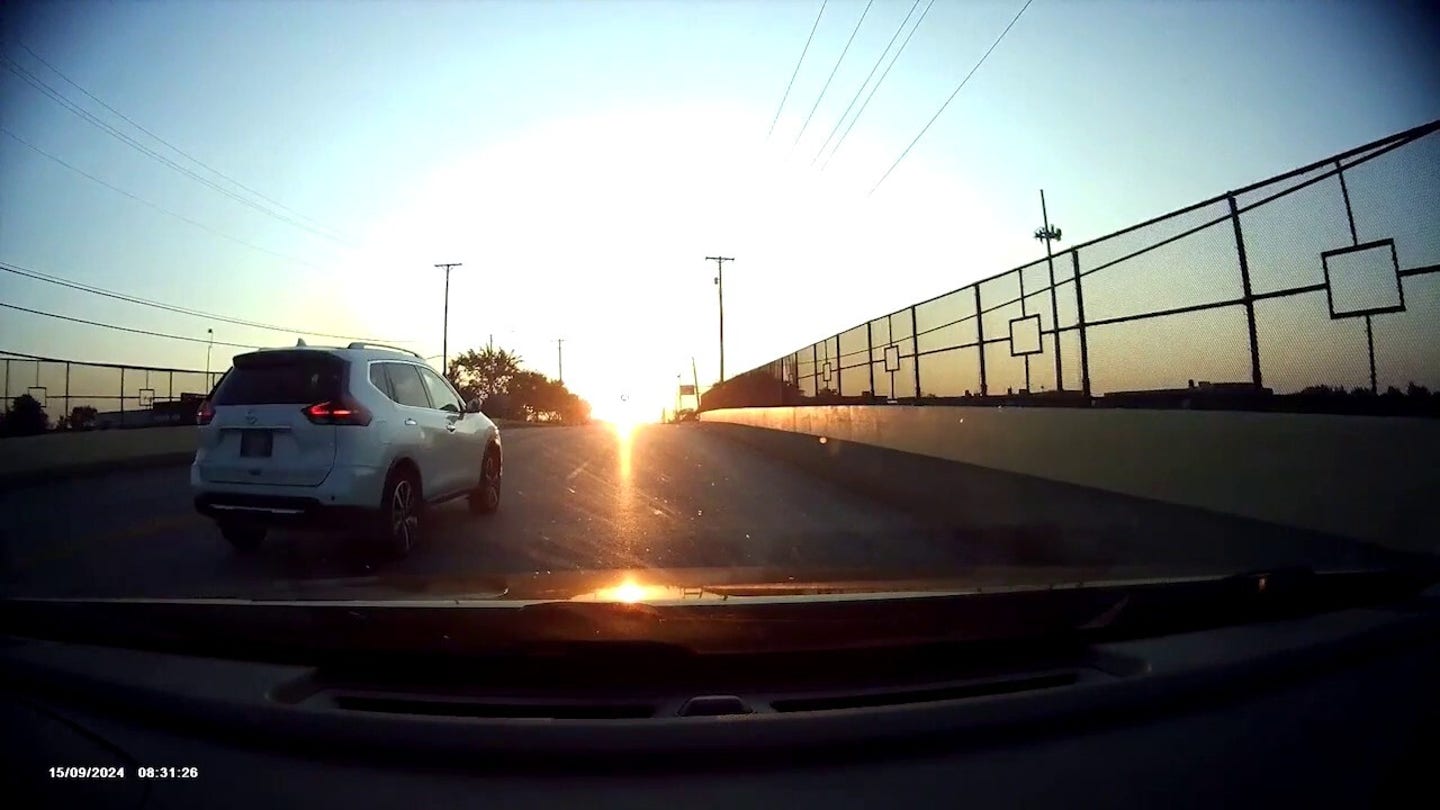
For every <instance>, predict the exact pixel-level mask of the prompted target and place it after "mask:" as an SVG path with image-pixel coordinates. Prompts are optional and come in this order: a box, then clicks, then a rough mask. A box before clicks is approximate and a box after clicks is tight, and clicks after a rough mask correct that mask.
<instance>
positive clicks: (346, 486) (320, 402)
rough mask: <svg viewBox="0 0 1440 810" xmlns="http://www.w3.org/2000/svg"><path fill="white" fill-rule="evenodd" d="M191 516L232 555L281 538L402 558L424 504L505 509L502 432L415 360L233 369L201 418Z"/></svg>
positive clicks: (290, 356) (378, 352)
mask: <svg viewBox="0 0 1440 810" xmlns="http://www.w3.org/2000/svg"><path fill="white" fill-rule="evenodd" d="M197 421H198V422H199V424H200V426H201V427H200V439H199V449H198V450H197V451H196V452H195V463H194V464H192V465H191V467H190V488H191V489H192V490H193V492H194V495H195V508H196V509H197V510H199V512H200V513H201V514H203V515H205V516H207V517H209V518H212V519H213V520H214V521H215V522H216V523H217V524H218V525H219V527H220V532H221V534H222V535H224V537H225V539H226V540H229V541H230V542H231V543H232V544H233V545H234V546H235V547H236V548H238V549H241V550H250V549H254V548H255V547H256V546H258V545H259V544H260V542H261V541H262V540H264V538H265V534H266V531H267V530H268V529H269V528H270V527H272V526H299V527H310V528H344V529H352V530H358V531H359V532H361V533H363V534H365V535H368V536H370V537H372V538H374V539H376V540H378V541H380V542H382V543H384V544H385V545H386V546H387V547H388V548H389V549H390V550H391V551H393V552H394V553H396V554H405V553H408V552H409V551H410V549H411V548H412V547H413V546H414V545H415V543H416V542H417V541H418V540H419V538H420V528H421V518H422V515H423V513H424V507H425V506H426V505H427V504H435V503H438V502H440V501H445V500H450V499H452V498H458V497H462V496H468V498H469V502H470V510H471V511H472V512H478V513H489V512H494V511H495V510H496V509H497V508H498V507H499V506H500V476H501V472H502V461H503V459H502V456H501V451H500V431H499V429H498V428H496V426H495V423H494V422H491V421H490V419H489V418H487V417H486V416H485V415H484V414H482V413H480V407H479V401H478V400H473V401H471V402H470V403H469V404H465V403H463V402H462V401H461V398H460V395H459V394H457V393H456V391H455V389H454V387H452V386H451V385H450V383H449V382H448V381H446V380H445V378H444V377H442V376H440V375H439V374H438V373H436V372H435V370H434V369H432V368H430V366H428V365H426V364H425V362H424V361H423V360H421V359H420V357H419V355H416V354H414V353H412V352H406V351H404V350H401V349H391V348H388V347H382V346H376V345H374V344H365V343H351V344H350V345H349V346H347V347H345V348H343V349H342V348H334V347H319V346H306V345H305V343H304V341H300V342H298V343H297V345H296V346H295V347H294V348H284V349H262V350H260V351H257V352H250V353H248V354H242V355H239V356H237V357H236V358H235V361H234V367H233V368H231V370H230V371H229V372H228V373H226V374H225V376H224V377H223V378H222V379H221V380H220V382H219V383H218V384H217V385H216V386H215V390H214V391H212V392H211V394H210V397H209V399H207V400H206V401H205V402H204V404H202V405H201V406H200V411H199V416H198V419H197Z"/></svg>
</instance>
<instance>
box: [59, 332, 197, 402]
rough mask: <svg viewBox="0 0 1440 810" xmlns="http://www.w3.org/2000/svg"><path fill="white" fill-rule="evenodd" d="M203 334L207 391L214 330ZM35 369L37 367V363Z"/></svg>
mask: <svg viewBox="0 0 1440 810" xmlns="http://www.w3.org/2000/svg"><path fill="white" fill-rule="evenodd" d="M205 334H206V335H208V338H207V339H206V341H205V387H206V388H207V389H208V388H211V387H213V386H211V384H210V350H211V349H213V348H215V330H214V329H206V330H205ZM36 367H37V368H38V367H39V364H38V363H37V364H36ZM172 393H173V392H172Z"/></svg>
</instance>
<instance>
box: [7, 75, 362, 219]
mask: <svg viewBox="0 0 1440 810" xmlns="http://www.w3.org/2000/svg"><path fill="white" fill-rule="evenodd" d="M0 65H3V67H4V68H5V69H6V70H8V71H10V73H11V74H13V75H14V76H16V77H17V78H19V79H20V80H21V81H23V82H25V83H26V84H28V85H30V86H31V87H32V88H33V89H35V90H36V91H38V92H39V93H41V94H42V95H44V96H46V97H47V98H49V99H50V100H51V101H54V102H55V103H56V104H59V105H60V106H61V107H64V108H65V109H66V110H67V111H69V112H70V113H71V114H73V115H75V116H77V117H79V118H80V119H81V120H83V121H85V122H87V123H89V124H91V125H92V126H94V127H96V128H98V129H100V130H101V131H102V132H105V133H106V134H108V135H110V136H111V137H113V138H115V139H117V140H119V141H120V142H121V143H124V144H125V145H127V146H129V147H131V148H132V149H135V150H136V151H138V152H140V153H141V154H143V155H145V156H147V157H149V158H151V159H152V160H155V161H156V162H158V163H160V164H161V165H164V166H166V167H168V168H170V169H172V170H174V171H176V172H179V173H180V174H183V175H185V176H186V177H189V178H190V179H192V180H194V181H196V182H198V183H200V184H202V185H205V186H207V187H209V188H211V189H213V190H214V191H217V192H219V193H220V194H223V195H224V196H226V197H229V198H230V199H232V200H234V201H236V202H238V203H240V204H242V205H245V206H247V207H249V208H252V209H254V210H256V211H258V212H260V213H262V214H265V215H266V216H269V217H271V218H273V219H276V220H278V221H280V222H283V223H285V224H287V225H291V226H293V227H295V228H298V229H300V230H303V231H306V232H308V233H311V234H313V235H315V236H319V237H322V238H324V239H328V240H330V241H332V242H337V243H340V244H342V245H343V244H346V242H345V241H344V240H343V239H340V238H338V237H336V236H332V235H330V234H328V233H325V232H324V231H321V230H319V229H316V228H313V227H311V226H309V225H306V224H305V223H303V222H300V221H298V220H296V219H293V218H291V217H288V216H286V215H285V214H282V213H280V212H278V211H276V210H274V209H272V208H269V207H266V206H264V205H262V204H260V203H257V202H255V201H254V200H251V199H249V198H248V197H245V196H244V195H242V194H239V193H237V192H235V191H232V190H231V189H228V188H225V187H224V186H222V185H220V184H219V183H216V182H215V181H213V180H211V179H209V178H207V177H204V176H202V175H200V174H198V173H196V172H195V171H194V170H192V169H189V168H187V167H185V166H182V165H180V164H178V163H176V162H175V161H173V160H171V159H169V158H167V157H165V156H164V155H162V154H160V153H159V152H156V151H155V150H153V149H151V148H149V147H148V146H145V145H144V144H142V143H140V142H139V141H137V140H135V139H134V138H132V137H130V136H129V135H127V134H125V133H124V132H121V131H120V130H119V129H116V128H115V127H113V126H111V125H110V124H108V123H106V122H105V121H102V120H101V119H100V118H98V117H96V116H95V115H94V114H93V113H91V112H90V111H89V110H86V109H85V108H84V107H81V106H80V105H78V104H76V103H75V102H74V101H71V100H70V99H69V98H67V97H66V96H65V95H64V94H63V93H61V92H60V91H58V90H56V89H55V88H53V87H51V86H50V85H48V84H46V83H45V82H44V81H43V80H41V79H40V78H39V77H38V76H36V75H35V74H33V73H31V72H30V71H29V70H27V69H26V68H25V66H24V65H21V64H20V63H19V62H16V61H15V60H14V59H12V58H11V57H10V56H9V55H8V54H0Z"/></svg>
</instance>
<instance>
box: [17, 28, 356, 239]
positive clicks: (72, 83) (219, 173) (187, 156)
mask: <svg viewBox="0 0 1440 810" xmlns="http://www.w3.org/2000/svg"><path fill="white" fill-rule="evenodd" d="M18 44H19V46H20V48H21V49H22V50H24V51H25V52H26V53H28V54H30V56H31V57H32V58H33V59H35V61H37V62H39V63H40V64H42V65H44V66H45V67H46V68H48V69H49V70H50V72H51V73H54V74H55V75H56V76H59V77H60V78H61V80H63V81H64V82H65V83H66V84H68V85H70V86H71V87H73V88H75V89H76V90H79V91H80V92H81V93H84V94H85V95H86V96H87V97H89V98H90V100H91V101H94V102H95V103H96V104H99V105H100V106H101V107H104V108H105V109H107V110H109V111H110V112H111V113H113V114H115V115H116V116H118V117H119V118H120V119H122V120H123V121H125V122H126V123H128V124H130V126H133V127H135V128H136V129H138V130H140V131H141V132H143V133H145V134H146V135H149V136H150V137H151V138H154V139H155V140H156V141H159V142H160V143H162V144H164V145H165V146H167V147H169V148H170V149H171V150H172V151H174V152H175V153H176V154H179V155H181V156H182V157H184V158H185V159H186V160H189V161H190V162H191V163H194V164H195V165H197V166H200V167H202V168H204V169H205V170H206V171H208V172H210V173H211V174H213V175H215V176H217V177H219V178H221V179H223V180H225V181H226V182H228V183H230V184H232V185H234V186H235V187H237V188H240V189H242V190H244V191H246V192H249V193H250V194H253V195H254V196H256V197H258V198H260V199H261V200H264V201H265V202H267V203H270V204H271V205H273V206H275V207H276V208H278V209H280V210H282V211H285V212H287V213H289V214H292V215H293V216H295V217H298V218H300V219H302V220H305V221H307V222H309V223H310V224H311V225H314V226H315V227H317V228H321V229H323V230H326V231H330V232H331V233H332V234H338V232H337V231H336V230H335V229H334V228H330V227H327V226H326V225H324V224H323V223H320V222H318V221H316V220H315V219H314V218H312V217H307V216H305V215H304V214H302V213H300V212H299V211H296V210H295V209H293V208H291V207H289V206H287V205H285V204H284V203H281V202H279V201H278V200H275V199H273V198H271V197H267V196H266V195H264V194H262V193H260V192H259V191H256V190H255V189H253V188H251V187H249V186H247V185H245V184H244V183H242V182H240V181H239V180H236V179H235V178H233V177H231V176H230V175H228V174H226V173H224V172H222V171H220V170H219V169H217V168H215V167H214V166H211V165H210V164H208V163H206V162H205V161H203V160H201V159H199V158H197V157H195V156H194V155H192V154H190V153H189V152H186V151H185V150H184V149H181V148H180V147H178V146H176V145H175V144H173V143H171V142H170V141H167V140H165V139H164V138H162V137H160V136H159V135H156V134H155V133H154V132H153V131H151V130H150V129H148V128H146V127H145V126H144V125H143V124H141V123H140V122H138V121H136V120H135V119H133V118H131V117H130V116H128V115H126V114H125V113H123V112H121V111H120V110H117V109H115V108H114V107H113V106H111V105H110V104H108V103H107V102H106V101H105V100H104V99H102V98H100V97H99V96H97V95H95V94H94V93H92V92H90V91H89V90H86V89H85V88H84V87H81V86H80V84H79V83H77V82H76V81H75V80H73V79H71V78H70V77H69V76H67V75H65V73H64V72H63V71H61V70H60V69H59V68H57V67H55V66H54V65H53V64H51V63H50V62H49V61H47V60H46V59H45V58H44V57H43V56H41V55H40V54H38V53H35V51H33V50H31V48H30V46H29V45H26V44H25V43H23V42H21V43H18ZM337 238H338V237H337Z"/></svg>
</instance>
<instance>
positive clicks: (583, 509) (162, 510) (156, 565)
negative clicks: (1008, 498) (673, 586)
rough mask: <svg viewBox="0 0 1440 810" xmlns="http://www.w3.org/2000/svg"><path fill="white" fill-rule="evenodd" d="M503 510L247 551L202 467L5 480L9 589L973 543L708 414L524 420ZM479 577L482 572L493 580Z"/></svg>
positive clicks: (271, 589)
mask: <svg viewBox="0 0 1440 810" xmlns="http://www.w3.org/2000/svg"><path fill="white" fill-rule="evenodd" d="M505 451H506V470H505V484H504V486H505V489H504V495H503V500H502V504H501V508H500V511H499V513H498V514H495V515H489V516H472V515H470V514H469V513H468V511H467V510H466V507H465V504H464V502H463V501H454V502H451V503H449V504H444V505H441V506H439V507H436V508H434V509H432V510H431V511H430V512H429V513H428V516H427V525H426V533H427V536H426V537H425V539H424V541H423V543H422V545H421V546H420V547H418V548H416V549H415V550H414V551H413V552H412V554H411V555H410V556H409V557H407V558H405V559H403V560H388V559H386V558H384V557H382V556H379V555H377V554H376V553H374V552H373V551H371V550H370V549H368V548H367V547H365V546H364V545H362V544H359V543H357V542H355V540H354V539H353V538H346V537H344V536H327V535H316V534H310V533H301V532H272V533H271V536H270V537H269V538H268V539H267V541H266V543H265V545H264V546H263V547H262V548H261V549H260V550H259V551H258V552H257V553H254V554H250V555H243V554H238V553H236V552H235V551H234V550H232V549H231V547H230V546H229V545H228V544H227V543H226V542H225V541H224V540H222V539H221V537H220V535H219V533H218V532H217V531H216V530H215V529H214V527H213V526H212V525H211V524H210V522H209V521H208V520H206V519H204V518H202V517H200V516H199V515H197V514H195V512H194V511H193V508H192V506H191V495H190V492H189V489H188V472H189V471H188V466H183V465H181V466H174V467H167V468H159V469H151V470H144V471H132V472H126V473H123V474H118V473H117V474H111V475H105V476H98V477H97V476H91V477H85V478H80V479H73V480H67V481H63V482H59V483H52V484H47V485H37V486H34V487H30V488H25V489H18V490H11V491H10V492H7V493H4V494H0V588H3V589H4V591H5V592H6V593H11V594H28V595H55V596H61V595H64V596H81V595H83V596H243V595H247V594H254V593H265V594H270V595H276V594H283V593H284V592H285V590H286V589H287V588H293V587H298V586H300V585H304V586H307V587H312V588H321V587H325V586H327V585H331V584H333V585H335V586H336V587H346V586H347V585H348V584H351V583H364V582H366V581H369V580H371V579H374V578H376V577H384V578H387V579H396V580H406V581H425V580H439V579H444V580H446V581H449V582H452V583H454V582H456V581H464V580H465V579H466V578H473V579H474V581H475V582H476V583H480V582H482V581H484V579H485V578H486V577H490V576H501V577H503V576H504V575H507V574H510V575H515V574H533V573H536V572H548V571H567V570H596V569H632V568H633V569H639V568H669V569H674V568H711V567H724V568H736V567H746V568H762V569H766V570H769V571H771V572H774V571H783V570H804V569H811V568H816V567H820V568H835V569H879V568H888V569H902V568H903V569H916V570H928V571H931V572H938V571H941V570H944V569H946V568H947V567H948V568H952V569H954V568H957V567H958V566H959V559H960V558H959V556H958V554H959V550H957V549H955V548H953V546H951V545H947V543H946V542H944V540H943V538H938V537H935V536H934V535H933V534H932V533H929V532H926V531H925V530H923V528H922V527H920V526H919V525H918V524H917V523H916V522H915V521H914V520H913V519H912V518H911V517H910V516H908V515H907V514H906V513H904V512H903V511H900V510H897V509H896V508H894V507H891V506H887V505H885V504H883V503H880V502H877V501H873V500H870V499H868V498H866V497H865V496H863V495H861V494H858V493H856V492H853V491H849V490H845V489H842V488H840V487H839V486H837V485H835V484H832V483H828V482H826V481H823V480H820V479H817V478H815V477H812V476H808V475H806V474H804V473H803V472H800V471H799V470H798V469H797V468H794V467H791V466H787V465H786V464H785V463H783V462H781V461H778V460H774V459H772V458H769V457H767V456H765V455H763V454H761V453H759V452H757V451H755V450H753V449H751V448H749V447H747V446H745V445H742V444H738V443H735V442H732V441H730V440H728V439H726V438H723V437H720V436H716V435H712V434H709V433H707V432H705V431H704V430H703V429H697V428H696V427H695V426H691V425H649V426H642V427H640V428H638V429H637V430H636V431H635V432H634V433H633V434H632V435H631V437H630V438H629V439H628V440H624V439H622V438H621V437H620V436H619V434H617V433H616V432H615V431H614V430H613V429H611V428H609V427H608V426H604V425H596V426H589V427H570V428H535V429H518V430H510V431H507V432H506V434H505ZM477 587H478V585H477Z"/></svg>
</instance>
